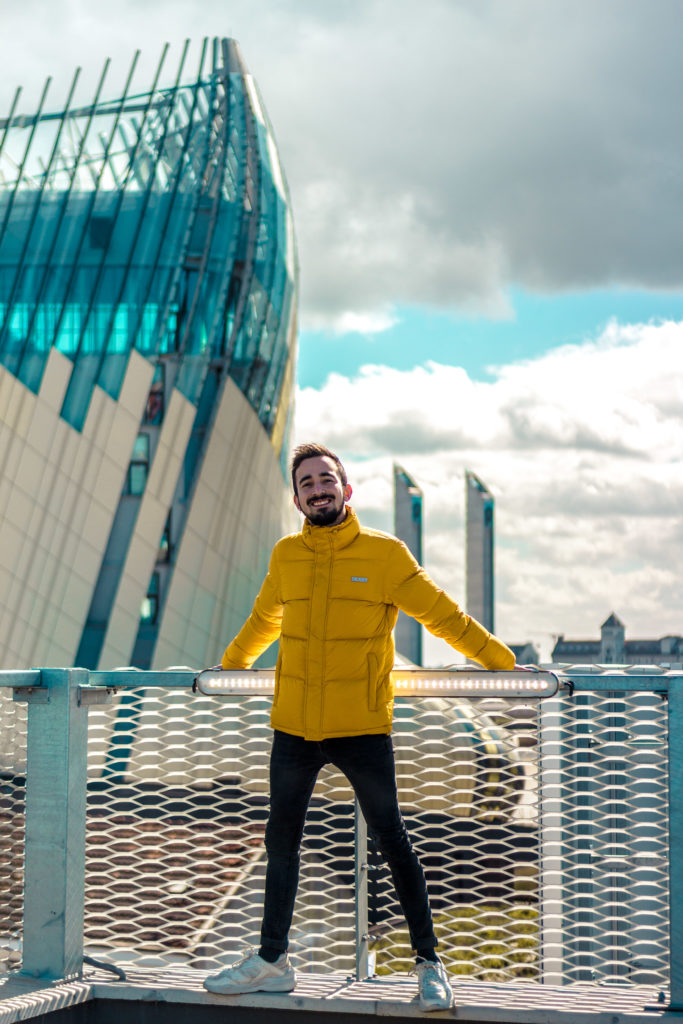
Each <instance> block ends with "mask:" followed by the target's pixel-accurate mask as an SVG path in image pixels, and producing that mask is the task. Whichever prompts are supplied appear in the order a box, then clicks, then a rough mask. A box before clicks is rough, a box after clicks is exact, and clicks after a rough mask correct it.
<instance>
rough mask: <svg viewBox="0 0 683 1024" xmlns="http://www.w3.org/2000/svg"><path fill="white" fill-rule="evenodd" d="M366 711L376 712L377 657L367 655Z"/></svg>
mask: <svg viewBox="0 0 683 1024" xmlns="http://www.w3.org/2000/svg"><path fill="white" fill-rule="evenodd" d="M368 710H369V711H376V710H377V655H376V654H368Z"/></svg>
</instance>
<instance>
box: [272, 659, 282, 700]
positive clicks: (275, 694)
mask: <svg viewBox="0 0 683 1024" xmlns="http://www.w3.org/2000/svg"><path fill="white" fill-rule="evenodd" d="M281 671H282V651H279V652H278V656H277V661H276V662H275V689H274V690H273V707H276V706H277V699H278V697H279V696H280V672H281Z"/></svg>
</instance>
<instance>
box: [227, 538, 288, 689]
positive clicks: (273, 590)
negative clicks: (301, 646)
mask: <svg viewBox="0 0 683 1024" xmlns="http://www.w3.org/2000/svg"><path fill="white" fill-rule="evenodd" d="M276 551H277V548H276V549H275V550H274V551H273V554H272V555H271V557H270V565H269V567H268V573H267V575H266V578H265V579H264V581H263V583H262V584H261V589H260V590H259V592H258V595H257V597H256V600H255V601H254V606H253V608H252V610H251V614H250V615H249V618H248V619H247V621H246V622H245V623H244V625H243V626H242V628H241V630H240V631H239V633H238V634H237V636H236V637H235V639H234V640H233V641H232V643H230V644H228V646H227V647H226V648H225V652H224V654H223V658H222V660H221V666H222V667H223V668H225V669H238V668H250V667H251V666H252V665H253V664H254V662H255V661H256V659H257V658H258V657H259V655H261V654H263V652H264V651H265V650H267V648H268V647H270V645H271V644H272V643H273V642H274V641H275V640H277V639H278V637H279V636H280V627H281V625H282V602H281V600H280V597H279V587H278V583H277V580H278V565H277V556H276Z"/></svg>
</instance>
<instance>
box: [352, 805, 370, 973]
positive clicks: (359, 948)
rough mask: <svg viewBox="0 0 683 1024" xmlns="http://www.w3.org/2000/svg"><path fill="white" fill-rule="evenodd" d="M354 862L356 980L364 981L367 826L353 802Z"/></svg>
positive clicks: (366, 966)
mask: <svg viewBox="0 0 683 1024" xmlns="http://www.w3.org/2000/svg"><path fill="white" fill-rule="evenodd" d="M354 836H355V843H354V862H355V882H356V885H355V910H356V980H357V981H364V980H365V979H366V978H367V977H368V974H369V973H370V972H369V969H368V968H369V953H368V944H369V940H370V937H369V935H368V826H367V825H366V823H365V818H364V817H363V814H362V811H361V809H360V806H359V804H358V800H356V802H355V811H354Z"/></svg>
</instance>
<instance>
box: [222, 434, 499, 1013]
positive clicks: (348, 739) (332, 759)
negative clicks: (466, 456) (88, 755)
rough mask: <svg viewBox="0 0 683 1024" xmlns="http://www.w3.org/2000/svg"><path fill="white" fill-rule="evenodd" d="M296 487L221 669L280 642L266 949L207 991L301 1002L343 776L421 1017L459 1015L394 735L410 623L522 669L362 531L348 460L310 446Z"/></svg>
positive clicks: (486, 660)
mask: <svg viewBox="0 0 683 1024" xmlns="http://www.w3.org/2000/svg"><path fill="white" fill-rule="evenodd" d="M292 486H293V488H294V504H295V505H296V507H297V508H298V509H299V511H300V512H302V513H303V515H304V516H305V517H306V518H305V521H304V524H303V529H302V531H301V533H298V534H293V535H291V536H289V537H284V538H283V539H282V540H280V541H278V543H277V544H276V545H275V547H274V549H273V553H272V555H271V559H270V565H269V568H268V574H267V576H266V578H265V580H264V581H263V585H262V587H261V590H260V591H259V594H258V596H257V598H256V601H255V602H254V607H253V609H252V612H251V614H250V616H249V618H248V619H247V621H246V623H245V624H244V626H243V627H242V629H241V630H240V632H239V633H238V635H237V636H236V637H235V639H234V640H233V641H232V643H231V644H229V645H228V647H227V648H226V650H225V653H224V655H223V660H222V662H221V665H222V667H223V668H224V669H241V668H248V667H249V666H251V665H252V664H253V663H254V661H255V660H256V659H257V658H258V657H259V655H260V654H262V653H263V651H265V650H266V648H267V647H269V646H270V644H271V643H273V641H274V640H277V639H279V640H280V652H279V657H278V663H277V669H276V673H275V694H274V697H273V706H272V711H271V719H270V721H271V725H272V727H273V729H274V734H273V745H272V750H271V757H270V814H269V818H268V825H267V827H266V838H265V844H266V851H267V854H268V866H267V870H266V885H265V902H264V911H263V921H262V925H261V945H260V948H259V949H258V950H253V951H249V952H247V953H246V954H245V955H244V957H242V959H241V960H239V961H238V962H237V963H236V964H233V965H231V966H230V967H227V968H226V969H225V970H224V971H221V972H220V974H217V975H214V976H212V977H209V978H206V980H205V982H204V985H205V987H206V988H207V989H208V990H209V991H210V992H217V993H221V994H223V995H233V994H237V993H241V992H259V991H262V992H289V991H291V989H293V988H294V985H295V981H296V978H295V974H294V970H293V968H292V966H291V964H290V962H289V957H288V955H287V944H288V935H289V929H290V926H291V922H292V914H293V911H294V899H295V896H296V889H297V884H298V879H299V849H300V845H301V839H302V835H303V829H304V822H305V818H306V812H307V810H308V805H309V801H310V798H311V794H312V792H313V787H314V785H315V781H316V778H317V776H318V773H319V772H320V769H321V768H322V767H323V765H326V764H333V765H335V766H336V767H337V768H339V769H340V771H342V772H343V773H344V775H346V777H347V779H348V780H349V782H350V783H351V785H352V786H353V789H354V791H355V793H356V796H357V798H358V802H359V804H360V806H361V809H362V811H363V815H364V817H365V820H366V822H367V825H368V830H369V832H370V834H371V835H372V836H373V838H374V840H375V842H376V844H377V846H378V848H379V849H380V851H381V852H382V855H383V856H384V858H385V859H386V861H387V864H388V865H389V869H390V871H391V875H392V878H393V881H394V885H395V887H396V893H397V896H398V899H399V901H400V904H401V908H402V910H403V913H404V915H405V918H406V921H407V923H408V929H409V932H410V940H411V944H412V947H413V949H414V950H415V953H416V962H417V967H416V970H417V980H418V999H419V1004H420V1008H421V1009H423V1010H443V1009H447V1008H448V1007H449V1006H450V1005H451V1003H452V998H453V997H452V991H451V987H450V983H449V980H448V976H447V974H446V971H445V968H444V966H443V964H442V963H441V961H440V960H439V958H438V956H437V954H436V947H437V939H436V936H435V934H434V928H433V924H432V914H431V910H430V906H429V897H428V894H427V887H426V884H425V877H424V872H423V870H422V867H421V865H420V862H419V860H418V858H417V855H416V853H415V851H414V850H413V848H412V846H411V843H410V839H409V837H408V834H407V832H406V829H405V825H404V823H403V819H402V817H401V812H400V810H399V806H398V800H397V795H396V773H395V768H394V753H393V747H392V742H391V736H390V733H391V723H392V714H393V690H392V683H391V669H392V667H393V663H394V642H393V629H394V626H395V625H396V618H397V615H398V610H399V609H402V610H403V611H404V612H407V613H408V614H409V615H412V616H414V617H415V618H416V619H418V621H419V622H421V623H422V624H423V625H425V626H426V627H427V629H429V630H431V632H432V633H434V634H435V635H436V636H439V637H441V638H442V639H444V640H446V641H448V643H450V644H451V646H452V647H454V648H455V650H457V651H460V652H461V653H462V654H465V655H466V656H467V657H468V658H473V659H475V660H477V661H479V662H480V663H481V664H482V665H483V666H484V667H485V668H490V669H511V668H513V667H514V664H515V658H514V655H513V653H512V651H510V649H509V648H508V647H506V646H505V644H503V643H502V642H501V641H500V640H497V639H496V637H494V636H491V634H490V633H488V632H487V631H486V630H485V629H484V627H483V626H481V625H480V624H479V623H478V622H475V620H474V619H472V618H470V617H469V616H468V615H466V614H465V613H464V612H463V611H461V609H460V608H459V607H458V605H457V604H456V603H455V601H453V600H452V599H451V598H450V597H449V596H448V595H447V594H445V593H444V592H443V591H442V590H439V588H438V587H437V586H436V584H435V583H434V582H433V581H432V580H431V579H430V578H429V576H428V575H427V574H426V573H425V571H424V569H422V568H421V567H420V566H419V565H418V563H417V562H416V561H415V559H414V558H413V556H412V555H411V554H410V552H409V551H408V549H407V547H406V546H405V545H404V544H402V543H401V541H399V540H397V539H396V538H395V537H391V536H389V535H388V534H385V533H380V532H379V531H377V530H368V529H365V528H364V527H362V526H361V525H360V523H359V522H358V518H357V517H356V514H355V512H354V511H353V509H352V508H351V507H350V505H348V504H347V503H348V501H349V499H350V497H351V487H350V486H349V484H348V481H347V479H346V473H345V471H344V467H343V465H342V464H341V462H340V460H339V458H338V457H337V456H336V455H335V454H334V452H331V451H330V450H329V449H328V448H325V447H324V446H323V445H319V444H306V445H300V446H299V447H298V448H297V449H296V450H295V452H294V458H293V460H292Z"/></svg>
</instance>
